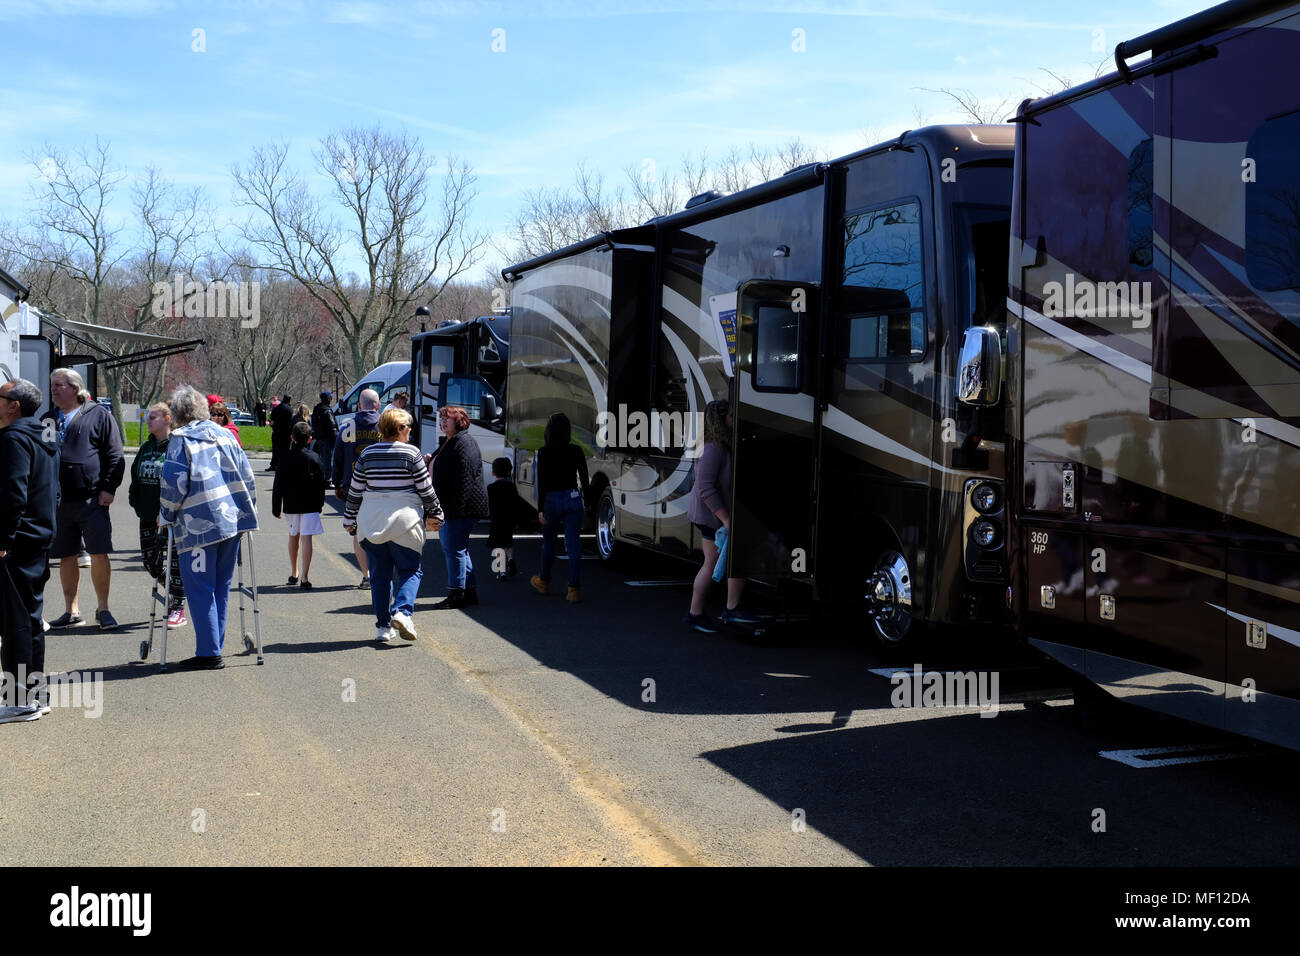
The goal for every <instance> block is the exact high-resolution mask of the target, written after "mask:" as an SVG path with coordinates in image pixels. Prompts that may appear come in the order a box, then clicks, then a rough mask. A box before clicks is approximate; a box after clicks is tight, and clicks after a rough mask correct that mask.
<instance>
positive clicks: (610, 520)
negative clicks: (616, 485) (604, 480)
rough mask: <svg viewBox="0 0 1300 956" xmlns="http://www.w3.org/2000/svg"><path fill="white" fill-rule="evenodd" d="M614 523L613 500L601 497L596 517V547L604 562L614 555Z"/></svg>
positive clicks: (609, 496) (611, 497)
mask: <svg viewBox="0 0 1300 956" xmlns="http://www.w3.org/2000/svg"><path fill="white" fill-rule="evenodd" d="M614 521H615V516H614V498H613V496H612V495H609V494H605V495H602V496H601V499H600V512H599V514H598V515H597V516H596V545H597V547H598V548H600V556H601V558H602V559H604V560H609V557H610V555H612V554H613V553H614Z"/></svg>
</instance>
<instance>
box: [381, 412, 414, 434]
mask: <svg viewBox="0 0 1300 956" xmlns="http://www.w3.org/2000/svg"><path fill="white" fill-rule="evenodd" d="M413 421H415V419H413V418H412V417H411V413H410V412H407V411H404V410H402V409H400V408H390V409H389V410H388V411H386V412H384V414H382V415H380V416H379V437H380V438H382V439H383V440H384V441H393V440H394V439H395V438H397V430H398V429H399V428H401V427H402V426H403V425H409V424H411V422H413Z"/></svg>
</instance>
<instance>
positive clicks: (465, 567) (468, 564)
mask: <svg viewBox="0 0 1300 956" xmlns="http://www.w3.org/2000/svg"><path fill="white" fill-rule="evenodd" d="M396 410H397V409H394V411H396ZM402 414H403V415H405V414H407V413H406V412H402ZM438 428H439V429H441V430H442V433H443V435H444V436H445V439H446V440H445V441H444V442H443V445H442V447H441V448H440V449H439V450H438V454H437V455H435V456H434V458H433V490H434V491H436V492H437V493H438V500H439V501H441V502H442V509H443V511H444V512H445V513H446V518H445V519H444V520H443V523H442V530H441V531H439V532H438V541H439V542H440V543H441V544H442V554H443V558H444V560H445V561H446V563H447V596H446V597H445V598H443V599H442V600H441V601H439V602H438V603H437V604H435V605H434V607H437V608H458V607H466V606H469V605H474V604H478V579H477V578H476V577H475V576H474V561H473V560H472V559H471V558H470V554H469V536H470V532H472V531H473V530H474V525H476V524H478V522H479V519H480V518H486V517H487V516H488V498H487V488H486V487H484V485H483V455H482V453H481V452H480V451H479V447H478V442H476V441H475V440H474V436H473V435H471V434H470V433H469V413H468V412H466V411H465V409H463V408H461V407H460V406H459V405H444V406H443V407H442V408H441V409H440V410H439V412H438Z"/></svg>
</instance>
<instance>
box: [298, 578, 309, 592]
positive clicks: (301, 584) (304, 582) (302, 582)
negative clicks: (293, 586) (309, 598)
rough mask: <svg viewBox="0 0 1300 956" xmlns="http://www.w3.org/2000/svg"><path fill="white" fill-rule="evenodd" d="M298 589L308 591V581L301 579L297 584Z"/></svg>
mask: <svg viewBox="0 0 1300 956" xmlns="http://www.w3.org/2000/svg"><path fill="white" fill-rule="evenodd" d="M298 587H300V588H302V589H303V590H304V591H310V590H311V582H310V581H308V580H307V579H306V578H303V579H302V581H301V582H300V583H299V584H298Z"/></svg>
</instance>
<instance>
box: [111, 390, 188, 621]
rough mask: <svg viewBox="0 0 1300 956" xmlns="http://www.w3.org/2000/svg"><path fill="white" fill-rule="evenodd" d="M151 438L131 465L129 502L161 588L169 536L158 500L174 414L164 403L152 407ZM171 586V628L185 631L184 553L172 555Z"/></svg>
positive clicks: (148, 567) (142, 547)
mask: <svg viewBox="0 0 1300 956" xmlns="http://www.w3.org/2000/svg"><path fill="white" fill-rule="evenodd" d="M148 422H149V437H148V438H146V439H145V442H144V444H143V445H141V446H140V450H139V451H138V452H137V453H136V456H135V461H134V462H132V463H131V484H130V485H129V486H128V487H127V492H126V500H127V501H128V502H130V504H131V507H132V508H133V509H134V510H135V516H136V517H137V518H139V519H140V557H141V558H142V559H143V560H144V568H145V570H146V571H148V572H149V575H150V577H152V578H153V579H154V580H155V581H157V582H158V583H159V584H165V583H166V581H167V566H166V564H165V563H164V562H166V561H167V532H166V531H163V530H162V529H161V528H159V527H158V508H159V505H158V499H159V496H160V494H161V489H162V473H163V462H164V461H166V459H167V444H168V442H169V441H170V440H171V432H172V413H171V409H170V408H168V407H167V406H166V405H165V404H164V403H163V402H155V403H154V404H153V405H150V406H149V414H148ZM171 565H172V567H171V585H170V590H169V591H168V594H167V627H168V628H171V629H175V628H178V627H184V626H185V624H186V620H185V585H184V583H183V582H182V581H181V564H180V553H179V552H178V551H177V549H175V548H173V549H172V553H171Z"/></svg>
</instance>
